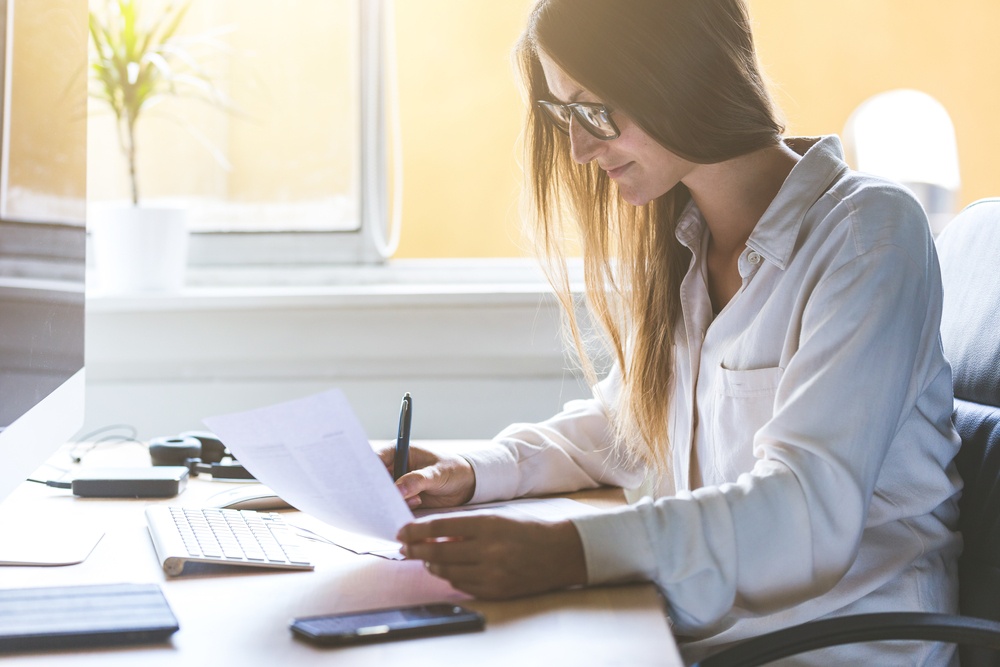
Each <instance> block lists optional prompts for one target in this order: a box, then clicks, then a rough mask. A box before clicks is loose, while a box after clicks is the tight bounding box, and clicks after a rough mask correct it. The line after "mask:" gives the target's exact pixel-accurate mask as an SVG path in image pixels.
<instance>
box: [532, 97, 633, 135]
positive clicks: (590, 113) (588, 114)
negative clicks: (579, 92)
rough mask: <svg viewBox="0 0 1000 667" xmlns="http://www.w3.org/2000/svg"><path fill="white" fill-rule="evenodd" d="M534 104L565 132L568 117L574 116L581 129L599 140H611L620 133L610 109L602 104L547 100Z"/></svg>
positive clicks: (567, 126) (568, 121)
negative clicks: (612, 118)
mask: <svg viewBox="0 0 1000 667" xmlns="http://www.w3.org/2000/svg"><path fill="white" fill-rule="evenodd" d="M536 104H538V106H539V107H540V108H541V109H544V110H545V111H546V112H547V115H548V117H549V120H551V121H552V123H553V124H554V125H555V126H556V127H557V128H559V129H560V130H561V131H563V132H565V133H566V134H569V123H570V119H571V118H572V117H573V116H576V121H577V122H578V123H580V125H581V126H583V129H585V130H586V131H587V132H589V133H590V134H592V135H593V136H595V137H596V138H598V139H600V140H601V141H611V140H612V139H617V138H618V137H619V135H621V132H620V131H619V130H618V126H617V125H615V122H614V121H613V120H611V109H609V108H607V107H606V106H604V105H603V104H593V103H590V102H573V103H572V104H558V103H556V102H549V101H548V100H538V101H537V102H536Z"/></svg>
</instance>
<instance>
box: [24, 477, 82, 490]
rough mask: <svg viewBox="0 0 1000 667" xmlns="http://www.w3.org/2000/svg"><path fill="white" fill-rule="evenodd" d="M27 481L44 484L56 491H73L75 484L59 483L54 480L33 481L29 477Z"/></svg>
mask: <svg viewBox="0 0 1000 667" xmlns="http://www.w3.org/2000/svg"><path fill="white" fill-rule="evenodd" d="M27 481H29V482H34V483H35V484H44V485H45V486H51V487H52V488H54V489H72V488H73V484H72V483H71V482H57V481H55V480H54V479H50V480H48V481H45V480H41V479H31V478H30V477H29V478H28V479H27Z"/></svg>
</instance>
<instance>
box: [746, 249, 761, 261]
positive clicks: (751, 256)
mask: <svg viewBox="0 0 1000 667" xmlns="http://www.w3.org/2000/svg"><path fill="white" fill-rule="evenodd" d="M747 261H748V262H750V263H751V264H760V254H759V253H756V252H754V251H753V250H751V251H750V253H749V254H748V255H747Z"/></svg>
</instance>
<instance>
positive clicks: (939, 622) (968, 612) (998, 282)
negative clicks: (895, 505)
mask: <svg viewBox="0 0 1000 667" xmlns="http://www.w3.org/2000/svg"><path fill="white" fill-rule="evenodd" d="M937 248H938V255H939V257H940V261H941V276H942V280H943V282H944V308H943V313H942V321H941V339H942V342H943V344H944V351H945V356H946V357H947V358H948V360H949V361H950V362H951V365H952V371H953V374H954V384H955V413H954V415H953V417H952V418H953V420H954V422H955V427H956V428H957V429H958V433H959V435H960V436H961V437H962V447H961V450H960V451H959V454H958V456H957V457H956V459H955V461H956V464H957V466H958V471H959V473H960V474H961V476H962V480H963V482H964V490H963V492H962V498H961V501H960V502H959V509H960V519H959V524H960V529H961V531H962V537H963V539H964V542H965V548H964V551H963V553H962V556H961V558H960V559H959V609H960V610H961V614H962V615H960V616H959V615H948V614H930V613H913V612H907V613H879V614H858V615H854V616H844V617H839V618H827V619H822V620H819V621H812V622H810V623H803V624H802V625H798V626H795V627H792V628H786V629H783V630H778V631H776V632H772V633H769V634H766V635H762V636H760V637H756V638H754V639H750V640H747V641H745V642H742V643H740V644H738V645H736V646H733V647H730V648H727V649H725V650H723V651H720V652H719V653H716V654H715V655H713V656H710V657H708V658H706V659H705V660H702V661H701V662H700V663H698V664H697V665H695V666H693V667H753V666H755V665H766V664H767V663H769V662H771V661H773V660H777V659H779V658H784V657H788V656H792V655H797V654H799V653H805V652H806V651H811V650H814V649H818V648H824V647H828V646H836V645H841V644H851V643H855V642H864V641H879V640H898V639H907V640H914V639H915V640H926V641H942V642H951V643H955V644H958V645H959V652H960V659H961V663H962V667H998V666H1000V198H995V199H983V200H980V201H977V202H975V203H973V204H971V205H969V206H968V207H966V208H965V210H963V211H962V212H961V213H960V214H959V215H958V216H957V217H956V218H955V219H954V220H953V221H952V222H951V223H950V224H949V225H948V226H947V227H946V228H945V230H944V231H943V232H942V234H941V236H940V237H938V240H937Z"/></svg>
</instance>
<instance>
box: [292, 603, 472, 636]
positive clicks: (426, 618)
mask: <svg viewBox="0 0 1000 667" xmlns="http://www.w3.org/2000/svg"><path fill="white" fill-rule="evenodd" d="M485 625H486V619H484V618H483V615H482V614H480V613H479V612H477V611H473V610H471V609H466V608H465V607H461V606H459V605H455V604H447V603H442V604H425V605H418V606H415V607H399V608H396V609H373V610H371V611H358V612H351V613H347V614H330V615H325V616H307V617H303V618H296V619H294V620H293V621H292V625H291V629H292V632H293V633H294V634H295V636H296V637H299V638H301V639H304V640H306V641H308V642H312V643H314V644H321V645H323V646H348V645H351V644H364V643H369V642H385V641H392V640H394V639H407V638H409V637H427V636H430V635H444V634H450V633H453V632H473V631H476V630H482V629H483V627H484V626H485Z"/></svg>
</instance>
